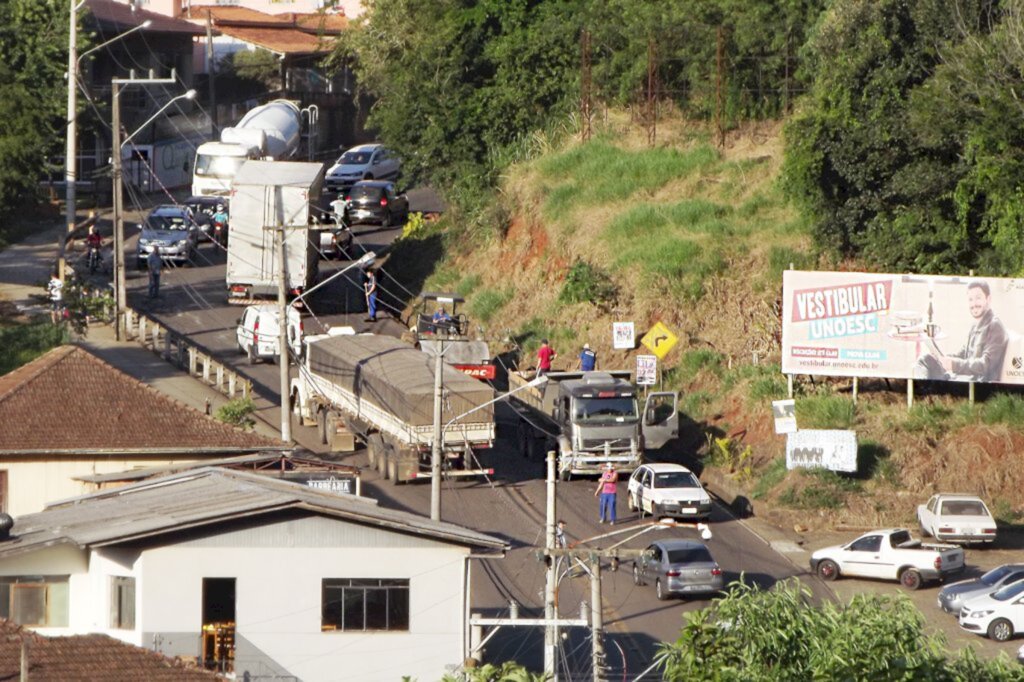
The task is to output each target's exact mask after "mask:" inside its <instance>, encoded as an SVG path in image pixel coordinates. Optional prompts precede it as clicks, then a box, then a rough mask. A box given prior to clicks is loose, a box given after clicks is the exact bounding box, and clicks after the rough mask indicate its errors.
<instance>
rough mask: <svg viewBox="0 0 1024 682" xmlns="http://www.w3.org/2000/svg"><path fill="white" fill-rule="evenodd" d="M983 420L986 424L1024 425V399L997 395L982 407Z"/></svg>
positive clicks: (1004, 394)
mask: <svg viewBox="0 0 1024 682" xmlns="http://www.w3.org/2000/svg"><path fill="white" fill-rule="evenodd" d="M981 418H982V420H983V421H984V422H985V423H986V424H1006V425H1007V426H1018V427H1019V426H1022V425H1024V397H1022V396H1019V395H1011V394H1008V393H997V394H996V395H994V396H992V397H991V398H989V399H988V400H986V401H985V402H984V403H983V404H982V405H981Z"/></svg>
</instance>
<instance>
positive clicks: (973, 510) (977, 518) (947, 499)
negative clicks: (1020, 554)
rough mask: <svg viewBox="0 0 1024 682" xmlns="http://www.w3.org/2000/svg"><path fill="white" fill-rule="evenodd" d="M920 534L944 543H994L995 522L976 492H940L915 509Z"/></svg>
mask: <svg viewBox="0 0 1024 682" xmlns="http://www.w3.org/2000/svg"><path fill="white" fill-rule="evenodd" d="M917 522H918V523H919V524H920V526H921V533H922V534H924V535H931V536H932V537H934V538H935V539H936V540H943V541H945V542H964V543H972V542H987V543H990V542H994V541H995V539H996V521H995V519H993V518H992V513H991V512H989V510H988V507H986V506H985V503H984V502H982V501H981V498H980V497H978V496H977V495H963V494H948V493H941V494H938V495H932V497H931V499H929V500H928V503H927V504H922V505H921V506H919V507H918V508H917Z"/></svg>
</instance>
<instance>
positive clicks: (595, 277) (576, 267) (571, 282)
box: [558, 260, 618, 306]
mask: <svg viewBox="0 0 1024 682" xmlns="http://www.w3.org/2000/svg"><path fill="white" fill-rule="evenodd" d="M617 294H618V289H617V288H616V287H615V283H614V282H612V278H611V277H609V275H608V273H606V272H605V271H604V270H601V269H600V268H598V267H597V266H594V265H591V264H590V263H588V262H586V261H582V260H578V261H576V262H575V263H573V266H572V267H571V268H570V269H569V274H567V275H566V276H565V284H563V285H562V290H561V291H560V292H559V294H558V300H559V301H562V302H563V303H592V304H594V305H598V306H600V305H607V304H612V303H614V302H615V297H616V295H617Z"/></svg>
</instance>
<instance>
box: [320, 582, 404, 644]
mask: <svg viewBox="0 0 1024 682" xmlns="http://www.w3.org/2000/svg"><path fill="white" fill-rule="evenodd" d="M321 603H322V605H323V606H322V610H323V613H322V621H321V625H320V629H321V630H344V631H346V632H360V631H364V630H396V631H408V630H409V581H408V580H388V579H377V578H370V579H367V578H325V579H324V581H323V596H322V602H321Z"/></svg>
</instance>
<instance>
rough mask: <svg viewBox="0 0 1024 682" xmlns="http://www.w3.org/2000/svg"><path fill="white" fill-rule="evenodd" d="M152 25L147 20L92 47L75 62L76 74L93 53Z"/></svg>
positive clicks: (150, 21)
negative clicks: (84, 60)
mask: <svg viewBox="0 0 1024 682" xmlns="http://www.w3.org/2000/svg"><path fill="white" fill-rule="evenodd" d="M152 24H153V22H152V20H150V19H146V20H145V21H144V22H142V23H141V24H139V25H138V26H135V27H132V28H130V29H128V30H127V31H125V32H124V33H120V34H118V35H116V36H114V37H113V38H111V39H110V40H107V41H106V42H102V43H100V44H99V45H97V46H95V47H90V48H89V49H88V50H86V51H85V52H83V53H82V54H80V55H78V58H77V59H76V60H75V71H76V72H77V71H78V67H79V66H81V64H82V60H83V59H85V58H86V57H88V56H89V55H91V54H92V53H93V52H96V51H97V50H102V49H103V48H105V47H106V46H107V45H110V44H111V43H116V42H117V41H119V40H121V39H122V38H124V37H125V36H129V35H131V34H132V33H135V32H136V31H142V30H143V29H147V28H149V27H150V26H151V25H152Z"/></svg>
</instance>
